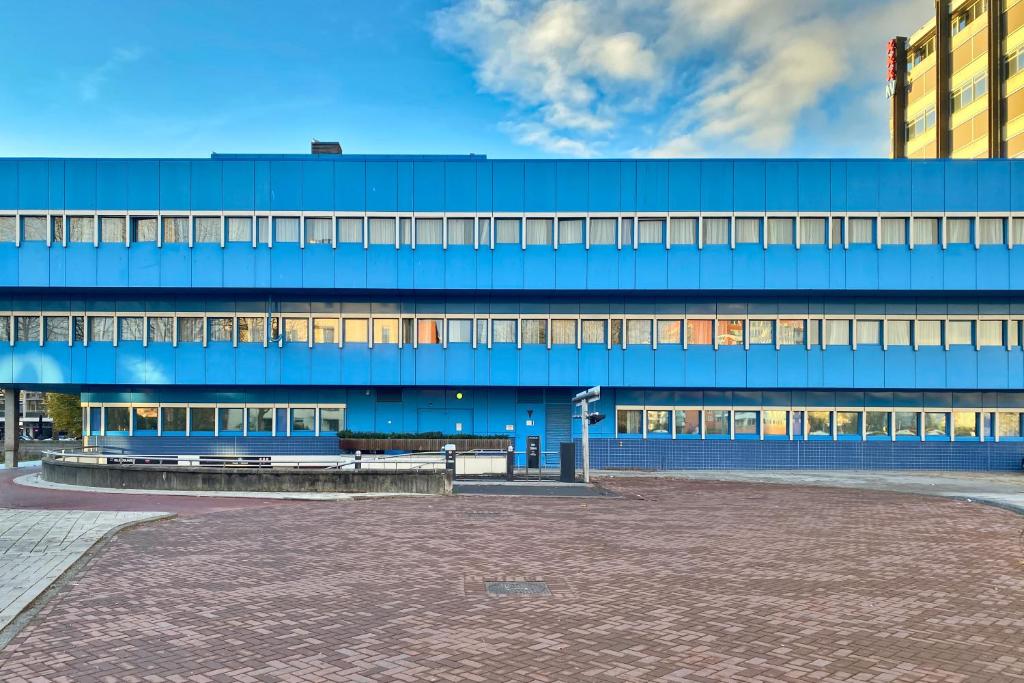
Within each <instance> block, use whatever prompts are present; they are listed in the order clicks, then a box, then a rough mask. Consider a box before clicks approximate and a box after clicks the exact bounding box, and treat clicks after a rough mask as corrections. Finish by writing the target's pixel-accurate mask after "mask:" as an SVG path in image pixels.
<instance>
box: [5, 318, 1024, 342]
mask: <svg viewBox="0 0 1024 683" xmlns="http://www.w3.org/2000/svg"><path fill="white" fill-rule="evenodd" d="M1021 324H1022V321H1021V320H997V319H983V320H970V319H921V320H917V319H911V318H892V317H886V318H882V317H870V316H867V317H863V318H861V317H858V318H831V317H830V318H824V319H822V318H790V319H787V318H764V319H758V318H725V317H700V318H694V317H686V318H682V317H680V318H665V317H659V318H640V317H630V318H564V319H559V318H547V317H545V318H528V317H522V318H472V317H466V318H453V317H429V318H424V317H417V318H412V317H402V318H379V317H373V318H366V317H358V318H351V317H344V318H339V317H315V316H313V317H310V316H302V317H299V316H282V317H276V316H274V317H270V318H267V317H263V316H244V315H243V316H222V315H214V316H207V317H203V316H189V315H179V316H171V315H117V316H114V315H88V316H83V315H12V316H3V317H0V342H7V343H9V344H11V345H13V344H15V343H18V342H29V343H33V344H44V343H48V342H50V343H66V344H72V343H74V342H83V343H87V344H104V343H111V344H117V343H126V342H141V343H143V344H175V345H177V344H203V345H206V344H210V343H230V344H234V345H237V344H262V345H264V346H266V345H268V344H285V343H288V344H302V345H308V346H313V345H319V344H332V345H341V344H345V343H348V344H368V345H371V346H374V345H388V344H392V345H395V344H397V345H407V344H408V345H413V346H420V345H423V346H425V345H449V344H453V345H454V344H472V345H474V346H491V345H493V344H517V345H520V346H522V345H546V346H549V347H550V346H552V345H556V346H557V345H573V346H581V345H583V344H599V345H605V346H607V347H609V348H611V347H612V346H616V347H618V346H623V347H625V346H652V345H653V346H655V347H657V346H680V345H682V346H683V347H684V348H687V347H690V346H714V347H715V348H718V347H720V346H754V345H774V346H775V347H776V348H778V347H782V346H806V347H807V348H811V347H822V348H828V347H830V346H852V347H853V348H857V347H858V346H882V347H883V348H888V347H891V346H913V347H915V348H918V347H945V348H947V349H948V348H949V347H950V346H974V347H976V348H981V347H996V346H1005V347H1006V348H1015V347H1018V346H1020V339H1021ZM12 329H13V334H12Z"/></svg>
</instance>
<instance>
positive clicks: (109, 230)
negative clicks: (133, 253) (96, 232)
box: [100, 216, 126, 244]
mask: <svg viewBox="0 0 1024 683" xmlns="http://www.w3.org/2000/svg"><path fill="white" fill-rule="evenodd" d="M125 231H126V228H125V224H124V218H123V217H121V216H104V217H103V218H100V242H103V243H105V244H124V241H125V237H126V235H125Z"/></svg>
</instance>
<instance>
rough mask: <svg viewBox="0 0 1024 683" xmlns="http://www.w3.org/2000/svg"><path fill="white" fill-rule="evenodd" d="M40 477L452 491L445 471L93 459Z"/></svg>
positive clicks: (162, 485)
mask: <svg viewBox="0 0 1024 683" xmlns="http://www.w3.org/2000/svg"><path fill="white" fill-rule="evenodd" d="M42 477H43V479H44V480H45V481H50V482H54V483H57V484H71V485H74V486H95V487H100V488H111V489H143V490H149V491H152V490H164V491H260V492H271V493H425V494H447V493H451V491H452V479H451V474H450V473H448V472H446V471H437V472H410V471H408V470H404V471H397V472H396V471H391V472H382V471H350V470H346V471H341V470H319V469H308V468H307V469H292V468H287V469H286V468H274V469H269V468H268V469H244V468H230V467H183V466H180V465H94V464H88V463H74V462H64V461H63V460H54V459H53V458H45V459H44V460H43V473H42Z"/></svg>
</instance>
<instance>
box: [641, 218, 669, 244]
mask: <svg viewBox="0 0 1024 683" xmlns="http://www.w3.org/2000/svg"><path fill="white" fill-rule="evenodd" d="M637 228H638V232H639V235H638V236H637V243H638V244H664V243H665V235H664V232H665V224H664V223H663V222H662V221H660V220H651V219H647V218H641V219H640V222H639V223H638V225H637Z"/></svg>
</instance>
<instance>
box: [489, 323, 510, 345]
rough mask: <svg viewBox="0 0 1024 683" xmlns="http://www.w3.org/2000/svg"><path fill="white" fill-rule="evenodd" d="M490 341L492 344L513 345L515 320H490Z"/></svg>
mask: <svg viewBox="0 0 1024 683" xmlns="http://www.w3.org/2000/svg"><path fill="white" fill-rule="evenodd" d="M491 341H492V343H494V344H515V343H516V321H515V320H492V321H491Z"/></svg>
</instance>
